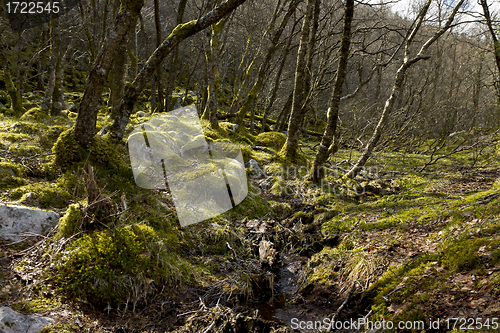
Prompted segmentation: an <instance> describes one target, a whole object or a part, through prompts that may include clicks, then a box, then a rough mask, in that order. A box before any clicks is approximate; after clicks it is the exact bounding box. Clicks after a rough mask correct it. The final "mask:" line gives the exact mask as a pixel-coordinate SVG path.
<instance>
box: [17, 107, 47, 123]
mask: <svg viewBox="0 0 500 333" xmlns="http://www.w3.org/2000/svg"><path fill="white" fill-rule="evenodd" d="M48 117H49V114H48V112H47V111H44V110H42V109H41V108H39V107H35V108H32V109H29V110H28V111H26V112H25V113H24V114H23V115H22V116H21V120H35V121H41V120H44V119H47V118H48Z"/></svg>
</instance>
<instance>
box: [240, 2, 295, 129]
mask: <svg viewBox="0 0 500 333" xmlns="http://www.w3.org/2000/svg"><path fill="white" fill-rule="evenodd" d="M299 3H300V1H299V0H294V1H292V2H291V3H290V6H289V7H288V11H287V12H286V14H285V16H284V17H283V19H282V20H281V23H280V26H279V27H278V30H276V32H275V33H274V36H273V38H272V41H271V47H270V48H269V50H268V51H267V54H266V57H265V58H264V61H263V62H262V64H261V65H260V67H259V73H258V75H257V80H256V81H255V83H254V85H253V86H252V89H250V92H249V93H248V95H247V97H246V99H245V101H244V102H243V104H242V106H241V108H240V109H239V110H238V113H237V115H236V124H238V126H240V128H243V126H242V125H243V120H244V119H245V116H246V115H247V113H248V111H249V110H250V108H251V106H252V105H253V104H254V102H255V100H256V99H257V95H258V93H259V92H260V90H261V89H262V85H263V84H264V79H265V78H266V76H267V74H268V70H269V64H270V63H271V60H272V58H273V56H274V53H275V52H276V50H277V49H278V46H279V40H280V38H281V35H282V34H283V31H284V30H285V27H286V25H287V24H288V21H289V20H290V17H292V15H293V13H295V10H296V9H297V6H298V5H299ZM278 6H279V3H278ZM278 9H279V7H277V8H276V11H275V14H274V16H273V20H272V22H271V24H270V25H269V28H268V31H269V30H271V29H272V27H273V26H274V21H275V20H276V19H277V16H278V12H279V11H278Z"/></svg>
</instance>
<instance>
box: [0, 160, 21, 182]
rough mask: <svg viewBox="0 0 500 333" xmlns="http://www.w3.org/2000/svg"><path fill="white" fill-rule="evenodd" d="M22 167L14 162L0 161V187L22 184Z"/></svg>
mask: <svg viewBox="0 0 500 333" xmlns="http://www.w3.org/2000/svg"><path fill="white" fill-rule="evenodd" d="M24 183H25V180H24V179H23V169H22V168H21V167H20V166H19V165H17V164H14V163H10V162H0V187H1V188H10V187H16V186H20V185H23V184H24Z"/></svg>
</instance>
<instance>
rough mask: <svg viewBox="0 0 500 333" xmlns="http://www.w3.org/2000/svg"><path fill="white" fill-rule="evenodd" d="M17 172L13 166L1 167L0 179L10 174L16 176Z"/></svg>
mask: <svg viewBox="0 0 500 333" xmlns="http://www.w3.org/2000/svg"><path fill="white" fill-rule="evenodd" d="M15 175H16V173H15V172H14V171H13V170H12V169H11V168H1V167H0V179H1V178H2V176H3V177H8V176H15Z"/></svg>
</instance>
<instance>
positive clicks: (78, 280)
mask: <svg viewBox="0 0 500 333" xmlns="http://www.w3.org/2000/svg"><path fill="white" fill-rule="evenodd" d="M165 245H167V246H165ZM188 276H189V272H188V266H187V265H186V264H185V263H184V261H183V260H181V259H179V258H178V257H177V255H176V254H175V253H171V251H168V244H164V242H163V241H162V239H161V238H160V237H158V235H157V234H156V232H155V231H154V230H153V229H151V228H150V227H148V226H145V225H137V226H132V227H119V228H116V229H115V230H112V231H109V230H107V231H95V232H93V233H91V234H85V235H83V236H82V237H81V238H79V239H77V240H76V241H74V242H73V243H72V244H71V245H70V246H69V247H68V249H67V251H66V252H65V253H63V254H61V256H60V257H59V261H58V266H57V276H56V277H55V282H56V283H57V284H58V285H59V286H60V287H61V289H62V290H63V291H64V292H65V293H66V294H67V295H68V296H69V297H71V298H74V299H77V298H80V299H83V300H86V301H87V302H90V303H91V304H93V305H95V306H97V307H99V308H104V307H106V306H108V305H111V306H119V305H121V304H122V303H125V302H132V304H136V303H137V302H138V301H141V300H143V299H144V298H146V297H147V296H148V294H149V293H150V292H151V291H153V289H154V285H155V284H156V285H170V286H173V285H175V284H177V283H178V282H180V281H181V280H183V279H187V277H188ZM153 282H154V283H155V284H153Z"/></svg>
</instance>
